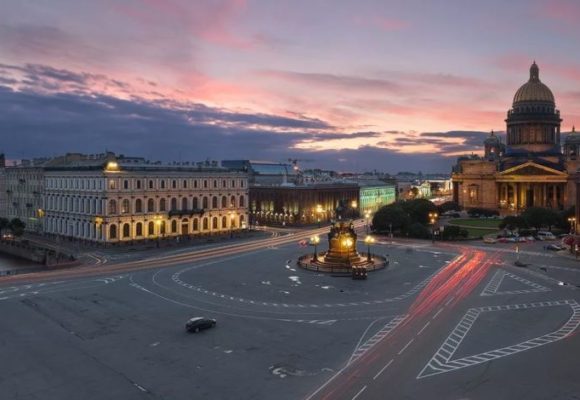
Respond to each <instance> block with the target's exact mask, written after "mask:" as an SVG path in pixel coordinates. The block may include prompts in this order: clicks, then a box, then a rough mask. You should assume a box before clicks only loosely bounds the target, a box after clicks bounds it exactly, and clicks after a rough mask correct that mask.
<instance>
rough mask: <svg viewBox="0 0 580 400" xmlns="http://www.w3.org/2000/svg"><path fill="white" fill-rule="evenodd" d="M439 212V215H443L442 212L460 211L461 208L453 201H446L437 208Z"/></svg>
mask: <svg viewBox="0 0 580 400" xmlns="http://www.w3.org/2000/svg"><path fill="white" fill-rule="evenodd" d="M437 208H438V210H439V214H443V213H444V212H447V211H460V210H461V207H459V204H458V203H457V202H455V201H446V202H445V203H442V204H440V205H439V207H437Z"/></svg>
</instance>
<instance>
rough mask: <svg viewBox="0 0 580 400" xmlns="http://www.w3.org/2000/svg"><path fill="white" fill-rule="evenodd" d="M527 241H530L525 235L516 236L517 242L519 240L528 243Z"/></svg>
mask: <svg viewBox="0 0 580 400" xmlns="http://www.w3.org/2000/svg"><path fill="white" fill-rule="evenodd" d="M527 241H528V239H527V238H525V237H524V236H518V237H517V238H516V242H519V243H526V242H527Z"/></svg>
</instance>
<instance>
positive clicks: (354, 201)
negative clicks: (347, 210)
mask: <svg viewBox="0 0 580 400" xmlns="http://www.w3.org/2000/svg"><path fill="white" fill-rule="evenodd" d="M357 205H358V204H357V202H356V200H353V201H351V202H350V206H351V208H352V217H353V218H354V216H355V213H356V206H357Z"/></svg>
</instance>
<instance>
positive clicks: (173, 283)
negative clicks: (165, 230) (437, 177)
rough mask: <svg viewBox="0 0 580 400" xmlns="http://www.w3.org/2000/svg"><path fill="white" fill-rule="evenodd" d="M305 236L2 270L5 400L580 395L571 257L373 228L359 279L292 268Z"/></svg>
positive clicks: (0, 375) (579, 313) (579, 311)
mask: <svg viewBox="0 0 580 400" xmlns="http://www.w3.org/2000/svg"><path fill="white" fill-rule="evenodd" d="M319 232H323V230H321V231H319ZM311 234H312V232H302V233H296V234H294V235H291V236H284V235H281V236H277V237H272V238H269V239H267V240H258V241H250V242H247V243H237V244H236V243H232V244H228V245H224V246H219V247H216V248H211V249H201V250H198V251H192V252H191V253H185V252H180V253H178V254H172V255H167V256H164V257H157V258H151V259H143V260H130V261H127V262H125V263H119V264H115V263H111V264H105V265H100V266H91V267H82V268H78V269H72V270H61V271H53V272H50V273H47V274H33V275H21V276H14V277H9V278H8V277H6V278H5V279H4V280H3V281H2V286H1V287H0V310H1V313H2V315H3V318H2V319H1V322H0V348H1V351H2V355H3V363H2V365H1V366H0V392H1V393H2V394H3V395H2V398H3V399H64V398H83V399H103V398H108V399H148V398H158V399H191V398H215V399H271V398H276V399H349V400H350V399H383V398H392V399H434V398H436V399H460V398H469V399H489V398H494V399H514V398H523V397H526V398H531V399H543V398H548V397H549V398H555V399H570V398H578V395H577V394H578V393H580V383H578V381H577V379H576V378H575V374H574V371H575V370H576V369H577V365H578V362H577V361H576V359H575V357H573V354H574V353H575V352H576V351H577V350H578V348H579V346H580V341H579V340H578V337H577V335H575V333H576V332H577V328H578V326H579V325H580V306H579V305H578V303H577V302H579V301H580V299H579V297H580V296H579V292H578V290H577V287H576V286H575V283H580V275H579V272H580V269H578V267H577V266H576V264H575V262H574V261H573V260H568V259H561V258H558V257H557V256H554V255H553V254H548V253H545V254H544V253H541V252H535V251H531V250H533V249H530V251H528V252H526V251H524V252H523V253H522V254H520V256H521V258H522V260H523V261H525V262H526V263H529V264H530V265H529V266H528V267H527V268H518V267H515V266H513V261H514V260H515V258H514V257H515V255H514V254H513V251H504V250H505V248H503V249H504V250H502V248H500V247H494V246H492V247H485V246H482V245H480V243H473V244H470V243H469V242H467V244H465V245H464V244H441V243H435V244H434V245H432V244H431V243H430V242H421V241H397V240H395V242H394V243H391V242H390V241H389V240H383V241H381V240H379V241H378V243H377V244H376V245H375V246H374V248H373V249H372V251H373V252H377V253H379V254H389V256H390V259H391V263H390V265H389V267H388V268H387V269H384V270H380V271H377V272H373V273H370V274H369V279H368V280H366V281H353V280H351V279H349V278H344V277H336V276H331V275H329V274H321V273H316V272H312V271H305V270H302V269H299V268H298V267H297V266H296V259H297V257H298V256H299V255H301V254H304V253H306V252H308V251H311V249H308V248H302V247H299V246H298V244H297V243H298V242H299V241H300V240H302V239H303V238H306V237H308V236H309V235H311ZM323 244H324V243H323ZM365 250H366V247H365V246H364V243H359V251H365ZM562 282H566V283H569V284H566V285H563V284H562ZM194 316H206V317H209V318H216V319H217V321H218V322H217V326H216V327H215V328H213V329H210V330H207V331H202V332H201V333H198V334H189V333H186V331H185V327H184V325H185V322H186V321H187V319H189V318H191V317H194ZM575 396H576V397H575Z"/></svg>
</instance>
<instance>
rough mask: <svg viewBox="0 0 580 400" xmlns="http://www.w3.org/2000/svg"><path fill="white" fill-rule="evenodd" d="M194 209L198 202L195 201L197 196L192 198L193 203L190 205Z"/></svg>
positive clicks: (197, 206)
mask: <svg viewBox="0 0 580 400" xmlns="http://www.w3.org/2000/svg"><path fill="white" fill-rule="evenodd" d="M191 207H192V208H193V209H194V210H195V209H197V208H199V204H198V203H197V197H194V198H193V204H192V206H191Z"/></svg>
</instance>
